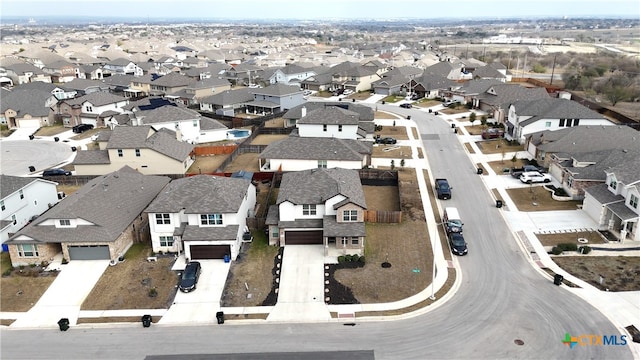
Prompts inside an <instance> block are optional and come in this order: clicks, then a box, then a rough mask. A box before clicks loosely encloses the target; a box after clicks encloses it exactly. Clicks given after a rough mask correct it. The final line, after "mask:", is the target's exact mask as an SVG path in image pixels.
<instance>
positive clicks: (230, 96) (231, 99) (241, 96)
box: [200, 88, 254, 106]
mask: <svg viewBox="0 0 640 360" xmlns="http://www.w3.org/2000/svg"><path fill="white" fill-rule="evenodd" d="M251 90H253V89H250V88H242V89H235V90H227V91H223V92H221V93H219V94H215V95H211V96H207V97H204V98H202V99H200V103H203V104H213V105H219V106H230V105H235V104H242V103H247V102H249V101H253V99H254V96H253V92H252V91H251Z"/></svg>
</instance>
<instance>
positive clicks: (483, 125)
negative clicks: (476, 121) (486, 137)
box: [480, 115, 487, 128]
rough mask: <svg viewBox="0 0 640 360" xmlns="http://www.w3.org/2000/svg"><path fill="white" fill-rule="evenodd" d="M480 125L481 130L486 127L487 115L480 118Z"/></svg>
mask: <svg viewBox="0 0 640 360" xmlns="http://www.w3.org/2000/svg"><path fill="white" fill-rule="evenodd" d="M480 124H482V127H483V128H486V127H487V115H482V117H481V118H480Z"/></svg>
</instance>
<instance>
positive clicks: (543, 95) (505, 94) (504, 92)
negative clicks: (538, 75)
mask: <svg viewBox="0 0 640 360" xmlns="http://www.w3.org/2000/svg"><path fill="white" fill-rule="evenodd" d="M488 81H498V80H493V79H489V80H488ZM487 90H488V91H491V92H493V93H489V92H484V93H482V94H480V95H478V98H479V99H480V101H482V102H483V103H485V104H489V105H494V106H501V107H502V108H505V109H506V108H507V107H508V106H509V105H510V104H513V103H515V102H516V101H520V100H538V99H550V97H549V94H548V93H547V91H546V90H545V89H544V88H541V87H534V88H527V87H524V86H522V85H518V84H504V83H502V82H500V83H499V84H496V85H492V86H490V87H489V89H487Z"/></svg>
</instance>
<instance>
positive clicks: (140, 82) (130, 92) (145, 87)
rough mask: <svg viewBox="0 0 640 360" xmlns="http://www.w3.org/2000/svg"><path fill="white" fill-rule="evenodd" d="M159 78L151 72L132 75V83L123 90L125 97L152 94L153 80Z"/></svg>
mask: <svg viewBox="0 0 640 360" xmlns="http://www.w3.org/2000/svg"><path fill="white" fill-rule="evenodd" d="M157 78H158V77H157V76H156V75H151V74H144V75H142V76H132V77H130V78H129V79H130V80H131V83H129V86H128V87H127V88H126V89H124V90H123V92H124V94H125V97H134V98H140V97H143V96H147V95H149V94H151V82H152V81H153V80H155V79H157Z"/></svg>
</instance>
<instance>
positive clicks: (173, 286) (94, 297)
mask: <svg viewBox="0 0 640 360" xmlns="http://www.w3.org/2000/svg"><path fill="white" fill-rule="evenodd" d="M149 255H151V246H150V245H146V244H135V245H133V246H132V247H131V248H130V249H129V251H127V253H126V254H125V261H124V262H121V263H119V264H117V265H115V266H109V267H108V268H107V269H106V270H105V272H104V274H102V277H100V279H99V280H98V282H97V283H96V285H95V286H94V287H93V289H92V290H91V293H89V296H87V298H86V299H85V301H84V302H83V303H82V307H81V309H82V310H118V309H168V308H169V306H170V305H171V303H172V302H173V298H174V297H175V294H176V290H177V285H178V275H177V272H175V271H171V266H172V265H173V263H174V261H175V259H174V257H173V256H172V255H169V256H166V257H164V256H159V257H158V261H153V262H148V261H147V257H148V256H149ZM152 289H155V295H154V294H153V291H154V290H152Z"/></svg>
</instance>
